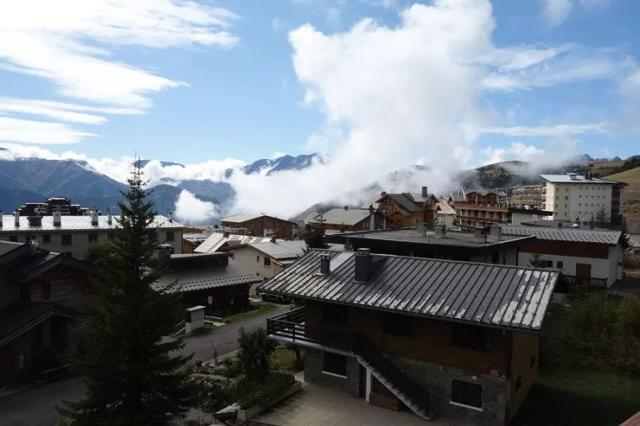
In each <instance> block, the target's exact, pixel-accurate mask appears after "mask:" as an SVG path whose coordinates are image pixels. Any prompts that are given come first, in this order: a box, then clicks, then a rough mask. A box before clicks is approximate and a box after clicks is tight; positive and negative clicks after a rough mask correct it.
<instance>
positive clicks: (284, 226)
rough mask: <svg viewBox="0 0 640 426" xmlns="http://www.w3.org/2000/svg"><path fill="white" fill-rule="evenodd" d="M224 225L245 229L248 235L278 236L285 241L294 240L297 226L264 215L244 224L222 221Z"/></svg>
mask: <svg viewBox="0 0 640 426" xmlns="http://www.w3.org/2000/svg"><path fill="white" fill-rule="evenodd" d="M222 225H223V226H226V227H230V228H245V229H247V234H248V235H254V236H258V237H271V236H274V235H275V236H276V238H280V239H283V240H292V239H293V236H294V230H295V229H294V228H295V227H296V224H295V223H293V222H290V221H288V220H284V219H279V218H277V217H273V216H267V215H262V216H258V217H255V218H252V219H248V220H245V221H242V222H235V221H225V220H223V221H222Z"/></svg>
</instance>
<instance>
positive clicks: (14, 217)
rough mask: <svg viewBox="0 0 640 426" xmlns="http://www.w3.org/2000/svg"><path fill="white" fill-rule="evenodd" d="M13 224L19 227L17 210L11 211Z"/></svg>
mask: <svg viewBox="0 0 640 426" xmlns="http://www.w3.org/2000/svg"><path fill="white" fill-rule="evenodd" d="M13 224H14V225H15V227H16V228H20V213H19V212H18V210H16V211H14V212H13Z"/></svg>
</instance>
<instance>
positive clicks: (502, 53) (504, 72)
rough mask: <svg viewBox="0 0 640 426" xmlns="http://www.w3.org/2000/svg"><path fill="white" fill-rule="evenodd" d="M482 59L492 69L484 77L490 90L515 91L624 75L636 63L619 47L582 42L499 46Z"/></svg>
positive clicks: (484, 83)
mask: <svg viewBox="0 0 640 426" xmlns="http://www.w3.org/2000/svg"><path fill="white" fill-rule="evenodd" d="M479 62H480V63H482V64H485V65H487V66H488V68H489V70H490V72H489V73H488V75H487V76H486V77H485V78H484V80H483V87H484V88H485V89H487V90H497V91H514V90H529V89H535V88H542V87H553V86H557V85H561V84H567V83H571V82H576V81H588V80H603V79H615V78H620V77H621V76H622V75H624V74H625V73H626V72H628V69H629V68H630V67H631V66H632V63H631V61H630V60H629V59H628V58H626V57H624V56H623V55H620V54H619V53H618V52H616V51H615V50H610V49H591V48H587V47H583V46H578V45H571V44H564V45H559V46H550V47H539V48H531V47H529V46H520V47H512V48H506V49H497V50H495V51H493V52H491V53H490V54H489V55H488V56H486V57H482V58H480V60H479Z"/></svg>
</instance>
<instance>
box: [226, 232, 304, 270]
mask: <svg viewBox="0 0 640 426" xmlns="http://www.w3.org/2000/svg"><path fill="white" fill-rule="evenodd" d="M306 250H307V244H306V243H305V242H304V241H303V240H292V241H283V240H276V239H274V238H272V239H270V240H269V241H266V242H255V243H248V244H245V245H243V246H240V247H237V248H233V249H232V251H233V258H234V259H235V260H236V261H238V262H239V263H240V264H242V265H243V266H245V267H247V268H249V269H251V270H252V271H253V272H254V273H255V274H256V275H257V276H258V277H259V278H260V279H268V278H271V277H273V276H274V275H276V274H277V273H279V272H280V271H282V270H283V269H284V268H286V267H287V266H289V265H290V264H292V263H293V262H295V261H296V260H298V259H299V258H300V257H302V256H303V255H304V253H305V252H306Z"/></svg>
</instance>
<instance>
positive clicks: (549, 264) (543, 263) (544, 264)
mask: <svg viewBox="0 0 640 426" xmlns="http://www.w3.org/2000/svg"><path fill="white" fill-rule="evenodd" d="M540 267H541V268H553V261H551V260H541V261H540Z"/></svg>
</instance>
